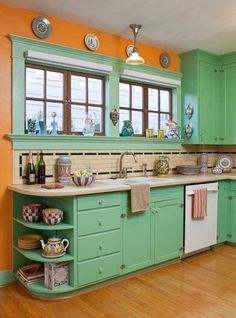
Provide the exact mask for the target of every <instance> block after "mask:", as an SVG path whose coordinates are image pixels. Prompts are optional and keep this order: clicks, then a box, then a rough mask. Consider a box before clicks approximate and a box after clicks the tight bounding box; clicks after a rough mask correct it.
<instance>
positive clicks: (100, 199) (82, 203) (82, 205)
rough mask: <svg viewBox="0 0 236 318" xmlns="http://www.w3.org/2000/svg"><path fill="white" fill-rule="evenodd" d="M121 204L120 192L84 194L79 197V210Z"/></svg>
mask: <svg viewBox="0 0 236 318" xmlns="http://www.w3.org/2000/svg"><path fill="white" fill-rule="evenodd" d="M116 205H120V193H119V192H112V193H107V194H106V193H99V194H91V195H86V196H85V195H83V196H80V197H79V198H78V199H77V210H78V211H83V210H90V209H98V208H105V207H111V206H116Z"/></svg>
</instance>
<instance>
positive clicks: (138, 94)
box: [132, 85, 143, 109]
mask: <svg viewBox="0 0 236 318" xmlns="http://www.w3.org/2000/svg"><path fill="white" fill-rule="evenodd" d="M132 108H140V109H142V108H143V88H142V86H135V85H132Z"/></svg>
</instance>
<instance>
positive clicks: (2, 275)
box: [0, 269, 14, 286]
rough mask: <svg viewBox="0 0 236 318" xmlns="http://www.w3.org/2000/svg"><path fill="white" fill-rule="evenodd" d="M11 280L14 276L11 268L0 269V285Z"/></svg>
mask: <svg viewBox="0 0 236 318" xmlns="http://www.w3.org/2000/svg"><path fill="white" fill-rule="evenodd" d="M13 281H14V276H13V272H12V270H11V269H8V270H4V271H0V286H1V285H6V284H9V283H11V282H13Z"/></svg>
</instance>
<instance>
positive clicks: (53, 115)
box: [51, 112, 57, 135]
mask: <svg viewBox="0 0 236 318" xmlns="http://www.w3.org/2000/svg"><path fill="white" fill-rule="evenodd" d="M56 116H57V113H55V112H52V122H51V126H52V131H51V135H57V122H56Z"/></svg>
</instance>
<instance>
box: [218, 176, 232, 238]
mask: <svg viewBox="0 0 236 318" xmlns="http://www.w3.org/2000/svg"><path fill="white" fill-rule="evenodd" d="M228 197H229V192H228V182H227V181H221V182H219V192H218V214H217V243H223V242H225V241H227V217H228V200H229V198H228Z"/></svg>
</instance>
